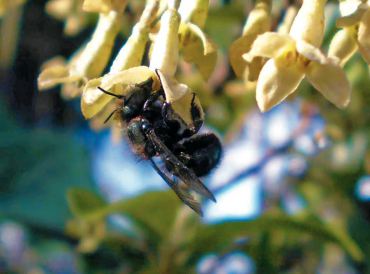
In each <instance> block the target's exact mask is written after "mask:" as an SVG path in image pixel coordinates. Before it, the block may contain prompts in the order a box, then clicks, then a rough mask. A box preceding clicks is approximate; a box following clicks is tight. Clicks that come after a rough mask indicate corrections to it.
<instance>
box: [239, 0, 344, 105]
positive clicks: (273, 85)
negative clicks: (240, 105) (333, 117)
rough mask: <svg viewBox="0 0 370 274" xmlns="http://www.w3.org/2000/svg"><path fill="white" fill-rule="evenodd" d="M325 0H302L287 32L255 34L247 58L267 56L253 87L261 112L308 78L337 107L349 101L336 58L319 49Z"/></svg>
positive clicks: (321, 38) (322, 30)
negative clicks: (255, 36) (254, 87)
mask: <svg viewBox="0 0 370 274" xmlns="http://www.w3.org/2000/svg"><path fill="white" fill-rule="evenodd" d="M325 2H326V1H324V0H305V1H304V2H303V5H302V7H301V9H300V10H299V12H298V14H297V16H296V18H295V20H294V22H293V25H292V27H291V29H290V32H289V35H286V34H285V35H284V34H278V33H273V32H267V33H264V34H262V35H260V36H258V37H257V39H256V40H255V42H254V43H253V45H252V49H251V51H250V52H249V53H247V54H245V55H244V58H245V59H246V60H247V61H250V60H251V59H252V58H254V57H255V56H260V57H266V58H270V59H269V60H268V61H267V63H266V64H265V65H264V66H263V68H262V70H261V72H260V75H259V78H258V82H257V87H256V99H257V103H258V106H259V108H260V109H261V111H267V110H269V109H271V108H272V107H273V106H275V105H277V104H279V103H280V102H281V101H283V100H284V99H285V98H286V97H287V96H289V95H290V94H291V93H293V92H294V91H295V90H296V89H297V87H298V86H299V84H300V82H301V81H302V80H303V78H304V77H305V76H306V78H307V80H308V81H309V82H310V83H311V84H312V85H313V87H315V88H316V89H317V90H318V91H319V92H321V93H322V94H323V95H324V96H325V97H326V98H327V99H328V100H329V101H330V102H332V103H333V104H335V105H336V106H337V107H345V106H346V105H347V104H348V103H349V100H350V85H349V82H348V80H347V77H346V75H345V73H344V71H343V70H342V69H341V67H340V65H339V61H338V60H337V59H334V58H329V57H327V56H325V55H324V54H323V53H322V52H321V51H320V46H321V43H322V40H323V35H324V6H325Z"/></svg>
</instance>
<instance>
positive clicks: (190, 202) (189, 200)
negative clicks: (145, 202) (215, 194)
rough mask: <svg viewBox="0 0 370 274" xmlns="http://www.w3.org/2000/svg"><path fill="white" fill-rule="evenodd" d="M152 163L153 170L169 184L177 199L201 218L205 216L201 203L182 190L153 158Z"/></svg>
mask: <svg viewBox="0 0 370 274" xmlns="http://www.w3.org/2000/svg"><path fill="white" fill-rule="evenodd" d="M149 160H150V162H151V163H152V166H153V168H154V169H155V170H156V171H157V173H158V174H159V175H160V176H161V177H162V179H163V180H164V181H165V182H166V183H167V184H168V186H169V187H171V188H172V190H173V191H174V192H175V193H176V195H177V197H179V199H180V200H181V201H182V202H183V203H184V204H186V205H187V206H188V207H190V208H191V209H193V210H194V211H195V212H196V213H198V214H199V215H200V216H203V212H202V209H201V206H200V203H199V202H198V201H197V200H195V199H194V197H193V196H192V195H191V194H190V193H189V192H188V191H187V190H186V189H184V188H182V187H181V186H180V185H179V184H178V183H176V182H175V181H174V180H171V179H170V178H169V177H168V176H167V175H166V174H165V173H164V172H163V171H162V170H161V169H160V168H159V167H158V166H157V164H156V163H155V162H154V161H153V159H152V158H150V159H149Z"/></svg>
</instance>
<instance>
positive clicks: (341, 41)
mask: <svg viewBox="0 0 370 274" xmlns="http://www.w3.org/2000/svg"><path fill="white" fill-rule="evenodd" d="M355 31H356V30H355V29H354V28H344V29H342V30H339V31H338V32H337V33H336V34H335V35H334V37H333V39H332V40H331V42H330V46H329V50H328V56H330V57H336V58H338V59H339V60H340V65H341V66H342V67H343V66H344V65H345V64H346V63H347V61H348V60H349V59H350V58H351V57H352V56H353V54H354V53H355V52H356V50H357V48H358V47H357V42H356V39H355V37H356V34H355V33H354V32H355Z"/></svg>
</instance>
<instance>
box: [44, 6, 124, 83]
mask: <svg viewBox="0 0 370 274" xmlns="http://www.w3.org/2000/svg"><path fill="white" fill-rule="evenodd" d="M120 19H121V15H120V14H118V13H117V12H115V11H111V12H110V13H108V14H106V15H105V14H100V16H99V21H98V25H97V27H96V29H95V31H94V34H93V36H92V38H91V40H90V41H89V42H88V43H87V44H86V46H85V47H84V48H83V49H82V50H81V51H80V52H79V53H78V54H76V56H75V57H74V58H72V60H71V61H70V62H69V63H67V64H64V65H59V66H57V67H48V68H46V69H45V70H43V71H42V72H41V74H40V75H39V78H38V88H39V89H40V90H44V89H49V88H52V87H54V86H56V85H58V84H65V83H74V84H77V85H78V86H79V85H80V84H81V82H84V81H86V80H88V79H91V78H94V77H97V76H98V75H100V74H101V72H102V71H103V69H104V68H105V66H106V64H107V62H108V59H109V57H110V54H111V51H112V48H113V43H114V40H115V38H116V35H117V33H118V31H119V27H120V22H121V20H120ZM77 88H78V89H79V87H77Z"/></svg>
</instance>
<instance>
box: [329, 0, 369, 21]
mask: <svg viewBox="0 0 370 274" xmlns="http://www.w3.org/2000/svg"><path fill="white" fill-rule="evenodd" d="M346 2H349V1H343V3H346ZM352 2H353V4H355V5H358V6H357V7H356V8H355V10H354V12H352V13H348V11H349V10H345V9H344V8H342V2H341V3H340V6H341V13H342V14H343V15H344V16H342V17H339V18H338V19H337V22H336V25H337V27H338V28H343V27H350V26H353V25H355V24H357V23H358V22H360V21H361V18H362V16H363V15H364V13H365V12H366V10H368V8H369V7H368V6H367V4H359V1H357V3H355V2H356V1H352ZM353 8H354V6H351V7H350V8H349V9H351V10H353ZM345 14H346V15H345Z"/></svg>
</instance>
